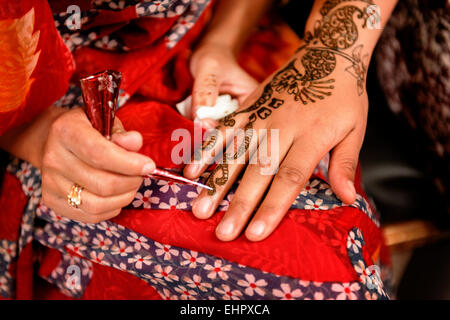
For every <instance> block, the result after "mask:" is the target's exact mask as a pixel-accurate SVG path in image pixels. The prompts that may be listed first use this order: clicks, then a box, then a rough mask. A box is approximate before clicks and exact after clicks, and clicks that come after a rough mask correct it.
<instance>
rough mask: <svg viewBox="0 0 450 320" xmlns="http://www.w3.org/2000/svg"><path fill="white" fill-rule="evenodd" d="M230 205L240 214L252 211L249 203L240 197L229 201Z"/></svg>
mask: <svg viewBox="0 0 450 320" xmlns="http://www.w3.org/2000/svg"><path fill="white" fill-rule="evenodd" d="M231 205H232V206H233V207H235V208H237V209H239V212H241V213H242V212H248V211H251V210H252V208H251V207H250V205H249V202H248V201H247V200H245V199H243V198H241V197H234V198H233V200H231Z"/></svg>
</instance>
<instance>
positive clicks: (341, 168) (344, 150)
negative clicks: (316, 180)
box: [328, 129, 364, 204]
mask: <svg viewBox="0 0 450 320" xmlns="http://www.w3.org/2000/svg"><path fill="white" fill-rule="evenodd" d="M363 139H364V130H360V129H354V130H352V131H351V132H350V133H349V134H348V135H347V136H346V137H345V138H344V139H343V140H342V141H341V142H340V143H339V144H337V145H336V146H335V147H334V149H333V151H332V153H331V159H330V168H329V171H328V177H329V181H330V186H331V188H332V189H333V191H334V193H335V194H336V196H337V197H338V198H339V199H341V201H342V202H344V203H346V204H352V203H353V202H355V200H356V190H355V186H354V179H355V172H356V168H357V166H358V157H359V151H360V149H361V146H362V142H363Z"/></svg>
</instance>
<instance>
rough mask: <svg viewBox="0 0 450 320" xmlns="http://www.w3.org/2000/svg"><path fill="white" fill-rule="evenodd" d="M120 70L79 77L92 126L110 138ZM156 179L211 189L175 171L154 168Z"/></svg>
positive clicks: (117, 95)
mask: <svg viewBox="0 0 450 320" xmlns="http://www.w3.org/2000/svg"><path fill="white" fill-rule="evenodd" d="M121 78H122V76H121V74H120V72H117V71H110V70H105V71H102V72H98V73H96V74H93V75H90V76H88V77H85V78H82V79H80V82H81V91H82V95H83V100H84V106H85V112H86V114H87V116H88V118H89V120H90V121H91V124H92V126H93V127H94V128H95V129H97V130H98V131H99V132H100V133H101V134H102V135H103V136H104V137H106V138H107V139H110V137H111V130H112V126H113V124H114V117H115V112H116V108H117V99H118V97H119V86H120V80H121ZM151 176H153V177H154V178H156V179H162V180H168V181H177V182H179V183H183V184H192V185H196V186H200V187H202V188H206V189H211V187H209V186H206V185H204V184H202V183H200V182H197V181H192V180H189V179H187V178H185V177H183V176H180V175H178V174H176V173H173V172H170V171H167V170H163V169H160V168H156V170H155V172H154V173H153V174H152V175H151Z"/></svg>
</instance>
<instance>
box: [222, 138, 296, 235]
mask: <svg viewBox="0 0 450 320" xmlns="http://www.w3.org/2000/svg"><path fill="white" fill-rule="evenodd" d="M277 132H278V131H277ZM291 143H292V141H291V139H290V137H286V136H282V137H281V138H279V137H278V133H277V134H274V132H273V131H268V134H267V137H266V139H264V140H263V141H261V142H260V143H259V146H258V150H257V152H255V153H254V154H253V156H252V157H251V159H250V164H249V165H248V166H247V169H246V170H245V174H244V176H243V178H242V180H241V182H240V184H239V187H238V189H237V190H236V193H235V194H234V196H233V199H232V200H231V203H230V206H229V208H228V210H227V212H226V213H225V215H224V217H223V218H222V220H221V222H220V223H219V225H218V226H217V229H216V235H217V237H218V238H219V239H220V240H222V241H230V240H233V239H235V238H236V237H237V236H239V234H240V233H241V231H242V230H243V229H244V227H245V225H246V224H247V222H248V220H249V219H250V217H251V215H252V214H253V212H254V210H255V208H256V207H257V205H258V204H259V202H260V201H261V199H262V197H263V195H264V193H265V192H266V190H267V188H268V187H269V185H270V182H271V181H272V178H273V176H274V174H275V173H276V171H277V169H278V166H279V162H280V159H283V158H284V156H285V155H286V153H287V150H288V149H289V146H290V145H291ZM254 159H256V160H254Z"/></svg>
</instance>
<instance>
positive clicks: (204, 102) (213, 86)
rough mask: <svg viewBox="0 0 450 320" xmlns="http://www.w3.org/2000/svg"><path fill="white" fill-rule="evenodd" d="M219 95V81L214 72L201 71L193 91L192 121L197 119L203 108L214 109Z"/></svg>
mask: <svg viewBox="0 0 450 320" xmlns="http://www.w3.org/2000/svg"><path fill="white" fill-rule="evenodd" d="M218 95H219V79H218V76H217V73H215V72H214V70H200V72H199V73H198V76H197V78H196V79H195V82H194V87H193V90H192V108H191V117H192V118H191V119H195V118H196V117H197V110H198V109H199V108H200V107H202V106H210V107H213V106H214V105H215V104H216V100H217V97H218Z"/></svg>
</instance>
